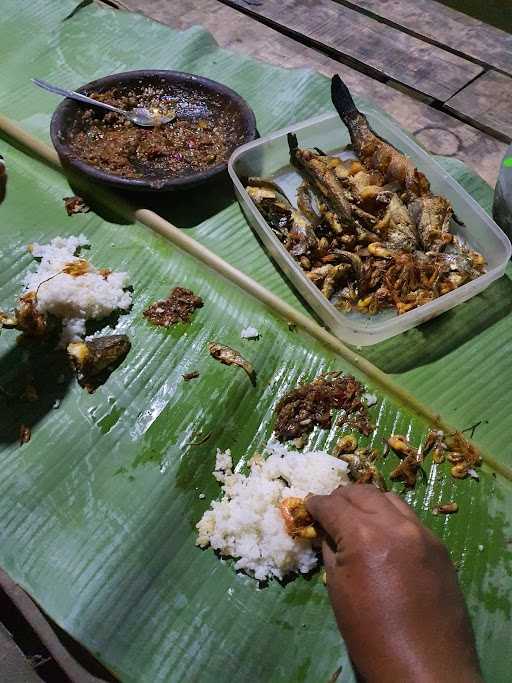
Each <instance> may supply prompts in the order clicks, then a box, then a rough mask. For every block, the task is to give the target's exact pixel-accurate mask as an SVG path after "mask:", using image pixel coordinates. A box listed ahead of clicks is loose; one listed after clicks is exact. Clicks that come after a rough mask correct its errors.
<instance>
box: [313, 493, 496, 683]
mask: <svg viewBox="0 0 512 683" xmlns="http://www.w3.org/2000/svg"><path fill="white" fill-rule="evenodd" d="M306 507H307V508H308V510H309V513H310V514H311V515H312V517H314V519H315V520H316V521H317V522H318V523H319V524H320V525H321V526H322V528H323V529H324V531H325V532H326V534H328V537H329V538H326V539H325V540H324V541H323V546H322V552H323V558H324V563H325V568H326V572H327V588H328V590H329V597H330V600H331V603H332V606H333V610H334V613H335V616H336V621H337V623H338V627H339V629H340V632H341V634H342V636H343V639H344V640H345V643H346V645H347V648H348V651H349V654H350V657H351V659H352V661H353V663H354V666H355V667H356V669H357V671H358V673H359V674H360V675H361V676H362V678H363V680H364V681H365V683H374V682H375V683H409V682H410V683H412V682H413V681H414V683H455V682H456V683H477V682H479V683H481V682H482V680H483V679H482V678H481V674H480V668H479V664H478V658H477V654H476V650H475V645H474V637H473V632H472V628H471V624H470V621H469V617H468V614H467V611H466V607H465V604H464V599H463V597H462V593H461V591H460V588H459V586H458V583H457V576H456V573H455V568H454V566H453V564H452V562H451V560H450V557H449V555H448V551H447V550H446V548H445V546H444V545H443V544H442V543H441V541H440V540H439V539H438V538H437V537H436V536H434V534H433V533H432V532H431V531H429V530H428V529H426V528H425V527H424V526H423V525H422V524H421V522H420V520H419V519H418V517H417V516H416V514H415V513H414V511H413V510H412V509H411V508H410V507H409V506H408V505H407V503H405V502H404V501H402V500H401V499H400V498H399V497H398V496H396V495H395V494H393V493H382V492H381V491H379V490H378V489H377V488H375V487H374V486H371V485H355V484H352V485H349V486H346V487H340V488H338V489H336V490H335V491H334V492H333V493H332V494H330V495H329V496H309V497H308V498H306Z"/></svg>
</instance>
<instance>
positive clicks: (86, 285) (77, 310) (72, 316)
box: [24, 235, 132, 347]
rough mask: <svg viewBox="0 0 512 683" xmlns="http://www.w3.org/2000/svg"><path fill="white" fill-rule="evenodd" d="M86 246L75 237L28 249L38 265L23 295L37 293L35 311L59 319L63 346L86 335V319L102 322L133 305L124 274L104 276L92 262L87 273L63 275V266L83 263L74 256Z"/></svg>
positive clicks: (79, 237) (29, 278) (27, 282)
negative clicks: (36, 259) (36, 309)
mask: <svg viewBox="0 0 512 683" xmlns="http://www.w3.org/2000/svg"><path fill="white" fill-rule="evenodd" d="M85 246H89V241H88V239H87V238H86V237H85V236H84V235H78V237H75V236H73V237H67V238H65V237H55V239H53V240H52V241H51V242H50V243H49V244H32V245H31V247H30V250H31V252H32V255H33V256H34V257H35V258H38V259H39V258H40V259H41V262H40V264H39V267H38V269H37V270H36V271H35V272H32V273H29V274H28V275H27V277H26V278H25V282H24V288H25V292H29V291H33V292H35V291H37V308H38V310H39V311H41V313H50V314H52V315H54V316H55V317H57V318H60V319H61V320H62V337H61V340H60V344H59V345H60V346H62V347H65V346H67V344H68V343H69V342H71V341H77V340H79V339H80V338H81V337H83V336H84V335H85V321H86V320H101V319H102V318H106V317H107V316H109V315H110V314H111V313H112V312H113V311H115V310H127V309H128V308H130V306H131V303H132V296H131V294H130V292H127V291H125V287H126V286H127V285H128V275H127V273H110V274H108V275H107V276H106V277H104V276H103V275H102V274H101V273H100V272H99V271H98V270H97V269H96V268H95V267H94V266H93V265H92V264H91V263H88V269H87V272H86V273H85V274H83V275H80V276H78V277H76V276H73V275H68V274H67V273H63V272H62V270H63V269H64V267H65V266H68V265H69V264H71V263H74V262H77V261H80V260H84V259H82V258H79V257H77V256H75V254H76V253H77V252H78V250H79V249H80V248H81V247H85ZM49 278H51V279H49Z"/></svg>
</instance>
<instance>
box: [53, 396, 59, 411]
mask: <svg viewBox="0 0 512 683" xmlns="http://www.w3.org/2000/svg"><path fill="white" fill-rule="evenodd" d="M59 407H60V398H56V399H55V401H54V402H53V405H52V408H53V409H54V410H57V408H59Z"/></svg>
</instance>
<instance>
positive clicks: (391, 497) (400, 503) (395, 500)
mask: <svg viewBox="0 0 512 683" xmlns="http://www.w3.org/2000/svg"><path fill="white" fill-rule="evenodd" d="M385 496H386V498H387V499H388V501H389V502H390V503H391V504H392V505H394V507H395V508H396V509H397V510H398V511H399V512H400V513H401V514H402V515H404V516H405V517H407V518H408V519H411V520H414V521H415V522H418V523H419V518H418V516H417V515H416V513H415V512H414V510H413V509H412V507H411V506H410V505H408V504H407V503H406V502H405V500H402V499H401V498H400V497H399V496H397V495H396V494H395V493H391V491H390V492H388V493H386V494H385Z"/></svg>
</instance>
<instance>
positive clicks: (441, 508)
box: [432, 502, 459, 515]
mask: <svg viewBox="0 0 512 683" xmlns="http://www.w3.org/2000/svg"><path fill="white" fill-rule="evenodd" d="M458 509H459V506H458V505H457V503H455V502H451V503H443V504H442V505H438V506H437V507H435V508H434V509H433V510H432V514H434V515H451V514H453V513H454V512H457V511H458Z"/></svg>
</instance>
